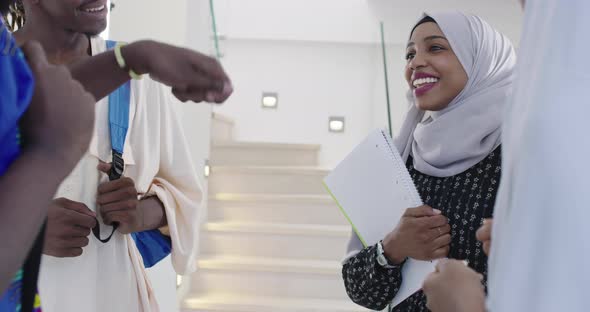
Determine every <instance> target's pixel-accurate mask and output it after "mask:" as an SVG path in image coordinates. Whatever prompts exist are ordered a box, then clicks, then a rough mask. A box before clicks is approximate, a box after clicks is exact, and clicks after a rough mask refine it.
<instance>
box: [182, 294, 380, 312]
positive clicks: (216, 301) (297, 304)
mask: <svg viewBox="0 0 590 312" xmlns="http://www.w3.org/2000/svg"><path fill="white" fill-rule="evenodd" d="M189 311H190V312H196V311H199V312H209V311H211V312H213V311H215V312H361V311H369V310H366V309H363V308H362V307H360V306H357V305H355V304H354V303H352V302H350V301H349V300H329V299H317V298H282V297H268V296H244V295H231V294H229V295H224V294H213V295H210V296H205V297H192V298H188V299H186V300H185V301H184V311H183V312H189Z"/></svg>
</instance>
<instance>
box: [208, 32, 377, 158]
mask: <svg viewBox="0 0 590 312" xmlns="http://www.w3.org/2000/svg"><path fill="white" fill-rule="evenodd" d="M224 53H225V57H224V59H223V64H224V66H225V68H226V70H227V71H228V73H229V74H230V76H231V77H232V79H233V83H234V87H235V93H234V95H233V96H232V97H231V98H230V100H229V101H228V103H227V104H226V105H224V106H223V107H219V108H215V111H216V112H219V113H221V114H223V115H226V116H229V117H231V118H233V119H234V120H235V121H236V128H235V134H236V139H237V140H242V141H263V142H287V143H317V144H322V153H321V156H320V158H321V159H320V161H321V164H322V165H323V166H325V167H331V166H333V165H334V164H336V162H337V161H339V160H340V159H341V158H342V156H344V155H345V153H346V152H348V151H349V150H350V149H351V148H352V147H353V146H354V143H356V142H358V141H359V140H361V139H362V138H363V137H364V136H365V135H366V134H367V133H368V131H370V129H371V118H372V110H373V108H372V107H373V101H374V92H373V85H374V84H375V79H376V75H375V74H374V71H375V68H376V66H377V63H376V62H377V61H379V58H378V54H377V50H376V49H375V47H374V46H367V45H357V44H332V43H312V42H287V41H258V40H255V41H252V40H229V42H226V43H224ZM264 91H268V92H278V93H279V104H278V109H277V110H269V109H263V108H262V107H261V95H262V92H264ZM331 115H335V116H344V117H346V130H345V132H344V133H329V132H328V117H329V116H331Z"/></svg>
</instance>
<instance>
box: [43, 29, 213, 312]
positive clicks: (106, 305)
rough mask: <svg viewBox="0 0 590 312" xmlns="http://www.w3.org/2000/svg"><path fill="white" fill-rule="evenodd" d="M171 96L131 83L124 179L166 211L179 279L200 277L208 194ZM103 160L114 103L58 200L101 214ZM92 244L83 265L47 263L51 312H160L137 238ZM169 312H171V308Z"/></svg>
mask: <svg viewBox="0 0 590 312" xmlns="http://www.w3.org/2000/svg"><path fill="white" fill-rule="evenodd" d="M105 49H106V45H105V43H104V41H103V40H102V39H100V38H96V39H93V40H92V50H93V51H94V52H95V53H100V52H103V51H104V50H105ZM169 94H170V92H169V90H167V89H166V88H165V87H164V86H162V85H160V84H158V83H156V82H154V81H153V80H151V79H149V78H148V77H145V78H144V79H143V80H139V81H132V82H131V103H130V113H129V119H130V122H129V130H128V133H127V139H126V141H125V150H124V155H123V158H124V159H125V164H126V167H125V173H124V175H125V176H127V177H130V178H132V179H133V180H134V181H135V184H136V188H137V190H138V192H140V193H148V192H149V193H150V194H154V195H156V196H158V198H159V199H160V200H161V201H162V203H163V204H164V207H165V211H166V217H167V219H168V227H169V231H170V237H171V239H172V246H173V248H172V263H173V266H174V268H175V270H176V272H178V273H179V274H187V273H190V272H192V271H194V270H195V269H196V254H197V248H198V224H199V223H200V218H201V216H200V215H201V213H202V211H201V209H200V203H201V199H202V193H201V187H200V183H199V181H198V178H197V174H196V169H195V167H194V165H193V159H192V157H191V155H190V153H189V150H188V145H187V143H186V139H185V136H184V133H183V131H182V127H181V123H180V119H179V118H178V116H177V113H176V111H175V110H174V108H173V105H172V104H171V97H170V95H169ZM99 160H102V161H105V162H110V161H111V145H110V134H109V125H108V100H107V99H103V100H101V101H99V102H98V103H97V105H96V122H95V133H94V137H93V139H92V141H91V144H90V148H89V151H88V153H87V154H86V155H85V156H84V158H83V159H82V160H81V161H80V163H79V164H78V166H77V167H76V168H75V169H74V171H73V172H72V173H71V175H70V176H69V177H68V178H67V179H66V180H65V181H64V182H63V183H62V185H61V186H60V188H59V190H58V193H57V195H56V197H57V198H59V197H65V198H68V199H70V200H74V201H79V202H82V203H84V204H86V205H87V206H88V207H89V208H90V209H91V210H93V211H98V210H99V209H100V207H97V205H96V194H97V188H98V186H99V184H100V183H103V182H106V181H108V177H107V176H106V175H105V174H102V173H100V172H99V171H98V170H97V169H96V166H97V164H98V161H99ZM100 223H101V224H100V226H101V233H102V235H103V236H105V235H107V233H110V230H111V227H109V226H107V225H104V224H102V221H101V222H100ZM89 239H90V243H89V245H88V246H87V247H85V248H84V252H83V254H82V255H81V256H80V257H76V258H55V257H51V256H44V257H43V259H42V265H41V274H40V281H39V288H40V289H39V290H40V295H41V301H42V304H43V311H48V312H74V311H76V312H77V311H89V312H99V311H100V312H102V311H109V312H118V311H121V312H123V311H124V312H135V311H138V312H140V311H146V312H148V311H149V312H154V311H159V308H158V305H157V303H156V301H155V297H154V294H153V292H152V289H151V286H150V283H149V280H148V279H147V275H146V272H145V269H144V266H143V260H142V259H141V255H140V254H139V251H138V250H137V248H136V246H135V243H134V242H133V239H132V238H131V236H130V235H123V234H121V233H118V232H116V234H115V235H114V236H113V238H112V239H111V240H110V241H109V242H108V243H106V244H103V243H101V242H99V241H98V240H97V239H96V238H95V237H94V236H93V235H92V234H91V235H90V237H89ZM162 310H163V311H166V309H165V307H162Z"/></svg>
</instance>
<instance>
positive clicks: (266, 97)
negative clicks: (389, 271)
mask: <svg viewBox="0 0 590 312" xmlns="http://www.w3.org/2000/svg"><path fill="white" fill-rule="evenodd" d="M278 106H279V94H278V93H276V92H264V93H262V107H263V108H272V109H276V108H277V107H278Z"/></svg>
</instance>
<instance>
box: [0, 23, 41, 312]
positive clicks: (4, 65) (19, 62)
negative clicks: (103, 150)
mask: <svg viewBox="0 0 590 312" xmlns="http://www.w3.org/2000/svg"><path fill="white" fill-rule="evenodd" d="M33 89H34V83H33V74H32V73H31V69H30V68H29V66H28V65H27V62H26V60H25V58H24V55H23V53H22V51H21V50H20V49H19V48H18V47H17V45H16V42H15V41H14V39H13V38H12V35H11V34H10V32H9V31H8V29H7V28H6V27H5V26H4V23H3V22H2V19H1V18H0V176H1V175H3V174H4V173H5V172H6V170H7V169H8V167H9V166H10V164H11V163H12V162H13V161H14V160H15V159H16V158H17V157H18V155H19V153H20V137H19V132H18V123H19V119H20V118H21V116H22V114H23V113H24V112H25V111H26V109H27V108H28V106H29V103H30V102H31V98H32V96H33ZM4 208H6V207H4ZM12 208H15V207H9V209H12ZM22 276H23V275H22V271H19V272H18V273H17V275H16V276H15V277H14V280H13V282H12V284H11V285H10V286H9V287H8V288H7V290H6V291H5V292H4V294H3V295H2V297H0V311H2V312H15V311H20V295H21V286H22Z"/></svg>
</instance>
